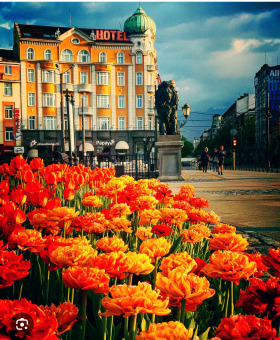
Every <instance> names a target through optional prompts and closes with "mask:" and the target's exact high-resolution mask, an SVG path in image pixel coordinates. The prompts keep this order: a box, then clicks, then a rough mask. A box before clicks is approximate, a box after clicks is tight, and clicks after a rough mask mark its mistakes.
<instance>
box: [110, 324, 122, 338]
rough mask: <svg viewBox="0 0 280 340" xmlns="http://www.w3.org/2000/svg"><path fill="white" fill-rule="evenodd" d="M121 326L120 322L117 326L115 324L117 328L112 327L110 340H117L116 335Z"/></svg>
mask: <svg viewBox="0 0 280 340" xmlns="http://www.w3.org/2000/svg"><path fill="white" fill-rule="evenodd" d="M121 326H122V323H121V322H120V323H119V324H117V326H115V325H114V327H113V331H112V340H117V339H118V335H119V333H120V329H121Z"/></svg>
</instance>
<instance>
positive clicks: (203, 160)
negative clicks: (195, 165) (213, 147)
mask: <svg viewBox="0 0 280 340" xmlns="http://www.w3.org/2000/svg"><path fill="white" fill-rule="evenodd" d="M201 165H202V169H203V172H207V166H208V165H209V154H208V148H205V149H204V151H203V152H202V154H201Z"/></svg>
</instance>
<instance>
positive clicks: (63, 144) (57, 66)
mask: <svg viewBox="0 0 280 340" xmlns="http://www.w3.org/2000/svg"><path fill="white" fill-rule="evenodd" d="M73 66H74V65H71V66H70V67H69V69H68V70H66V71H63V72H60V70H59V65H58V64H55V67H56V68H57V70H58V72H59V77H60V110H61V114H60V116H61V131H62V133H61V149H62V152H63V153H65V127H64V109H63V88H62V87H63V73H65V72H68V71H69V70H71V69H72V68H73Z"/></svg>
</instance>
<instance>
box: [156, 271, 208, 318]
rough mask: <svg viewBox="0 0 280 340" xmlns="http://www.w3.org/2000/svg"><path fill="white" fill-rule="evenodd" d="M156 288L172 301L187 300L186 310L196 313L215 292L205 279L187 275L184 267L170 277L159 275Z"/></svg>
mask: <svg viewBox="0 0 280 340" xmlns="http://www.w3.org/2000/svg"><path fill="white" fill-rule="evenodd" d="M156 287H157V288H158V289H160V291H161V292H162V293H164V294H165V295H167V296H170V297H171V298H172V299H178V300H179V299H185V300H186V310H187V311H192V312H194V311H196V307H197V306H198V305H200V304H201V303H202V302H203V301H204V300H205V299H208V298H210V297H212V296H213V295H214V294H215V290H214V289H211V288H210V283H209V281H208V280H207V279H206V278H205V277H199V276H197V275H195V274H192V273H191V274H187V273H186V270H185V268H184V267H177V268H175V269H173V270H172V271H171V272H169V275H168V276H164V275H162V274H161V273H158V274H157V279H156Z"/></svg>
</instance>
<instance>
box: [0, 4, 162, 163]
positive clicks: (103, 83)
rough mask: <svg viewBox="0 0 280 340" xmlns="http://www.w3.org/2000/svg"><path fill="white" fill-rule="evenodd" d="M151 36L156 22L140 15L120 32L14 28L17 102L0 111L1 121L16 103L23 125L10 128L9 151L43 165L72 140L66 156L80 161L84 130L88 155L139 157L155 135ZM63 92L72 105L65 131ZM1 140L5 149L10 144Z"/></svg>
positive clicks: (156, 78) (155, 78) (154, 62)
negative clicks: (18, 148) (71, 153)
mask: <svg viewBox="0 0 280 340" xmlns="http://www.w3.org/2000/svg"><path fill="white" fill-rule="evenodd" d="M155 34H156V26H155V23H154V21H153V20H152V19H151V18H150V17H148V16H147V14H146V13H145V12H144V11H143V10H142V8H141V7H139V8H138V9H137V10H136V12H135V13H134V14H133V15H132V16H131V17H129V18H128V19H127V20H126V21H125V24H124V31H119V30H112V29H108V30H107V29H94V28H93V29H90V28H77V27H72V28H71V27H56V26H38V25H23V24H19V23H15V25H14V37H13V40H14V46H13V55H14V60H15V61H14V62H15V65H17V66H13V67H14V68H15V69H16V67H18V69H19V68H20V76H19V74H17V73H16V72H15V77H14V80H13V81H14V82H16V83H15V84H14V85H13V86H14V87H15V92H13V95H14V94H16V91H19V90H18V89H17V90H16V85H17V86H18V87H19V86H20V96H19V95H17V96H15V98H14V97H13V98H12V97H11V98H6V97H5V103H4V104H2V107H1V109H2V121H3V113H4V112H5V108H4V109H3V105H4V107H6V106H8V105H10V104H9V103H10V102H13V100H14V104H12V105H13V108H16V109H18V110H19V111H15V110H14V111H13V113H14V114H15V112H17V117H18V114H19V116H20V122H21V124H20V128H18V129H15V128H14V137H13V138H15V139H14V142H12V143H13V145H14V146H16V143H17V145H18V146H22V147H24V152H25V155H27V156H29V157H34V156H36V155H37V151H35V150H38V156H39V157H45V156H47V155H50V152H51V151H62V150H63V147H64V148H65V150H66V151H69V138H71V142H72V143H70V146H71V145H72V151H77V153H78V155H79V153H81V152H82V151H83V148H82V128H83V124H84V127H85V139H86V140H85V142H86V143H85V148H86V151H87V152H88V153H89V154H91V155H97V154H99V153H102V152H109V153H110V154H112V155H114V154H116V153H118V151H125V152H127V153H129V154H135V153H136V152H137V150H138V151H139V150H141V149H143V143H144V142H143V138H146V139H147V138H149V139H150V140H152V139H153V137H154V130H155V117H154V93H155V88H156V87H157V85H158V82H159V79H160V78H159V74H158V68H157V56H156V50H155V47H154V43H155ZM0 68H1V65H0ZM16 75H17V76H16ZM5 79H7V78H5ZM1 81H3V90H4V86H5V81H4V80H1ZM11 81H12V80H9V79H7V83H10V82H11ZM0 85H2V84H0ZM66 90H68V93H69V95H71V99H72V100H71V103H70V104H69V110H68V111H69V117H70V118H69V120H70V130H69V129H68V127H69V125H68V121H67V119H68V115H67V103H66V100H65V94H66ZM0 91H1V90H0ZM12 99H13V100H12ZM7 103H8V104H7ZM3 110H4V111H3ZM4 114H5V113H4ZM82 116H84V119H82ZM13 118H14V117H13ZM62 123H63V124H64V127H63V126H62ZM2 125H3V123H2ZM2 130H3V129H2ZM63 130H65V140H63V134H62V131H63ZM2 139H3V141H0V142H1V143H2V142H3V148H5V145H6V144H7V142H8V141H7V140H5V136H4V137H3V138H2ZM34 147H35V148H36V149H35V150H34Z"/></svg>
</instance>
